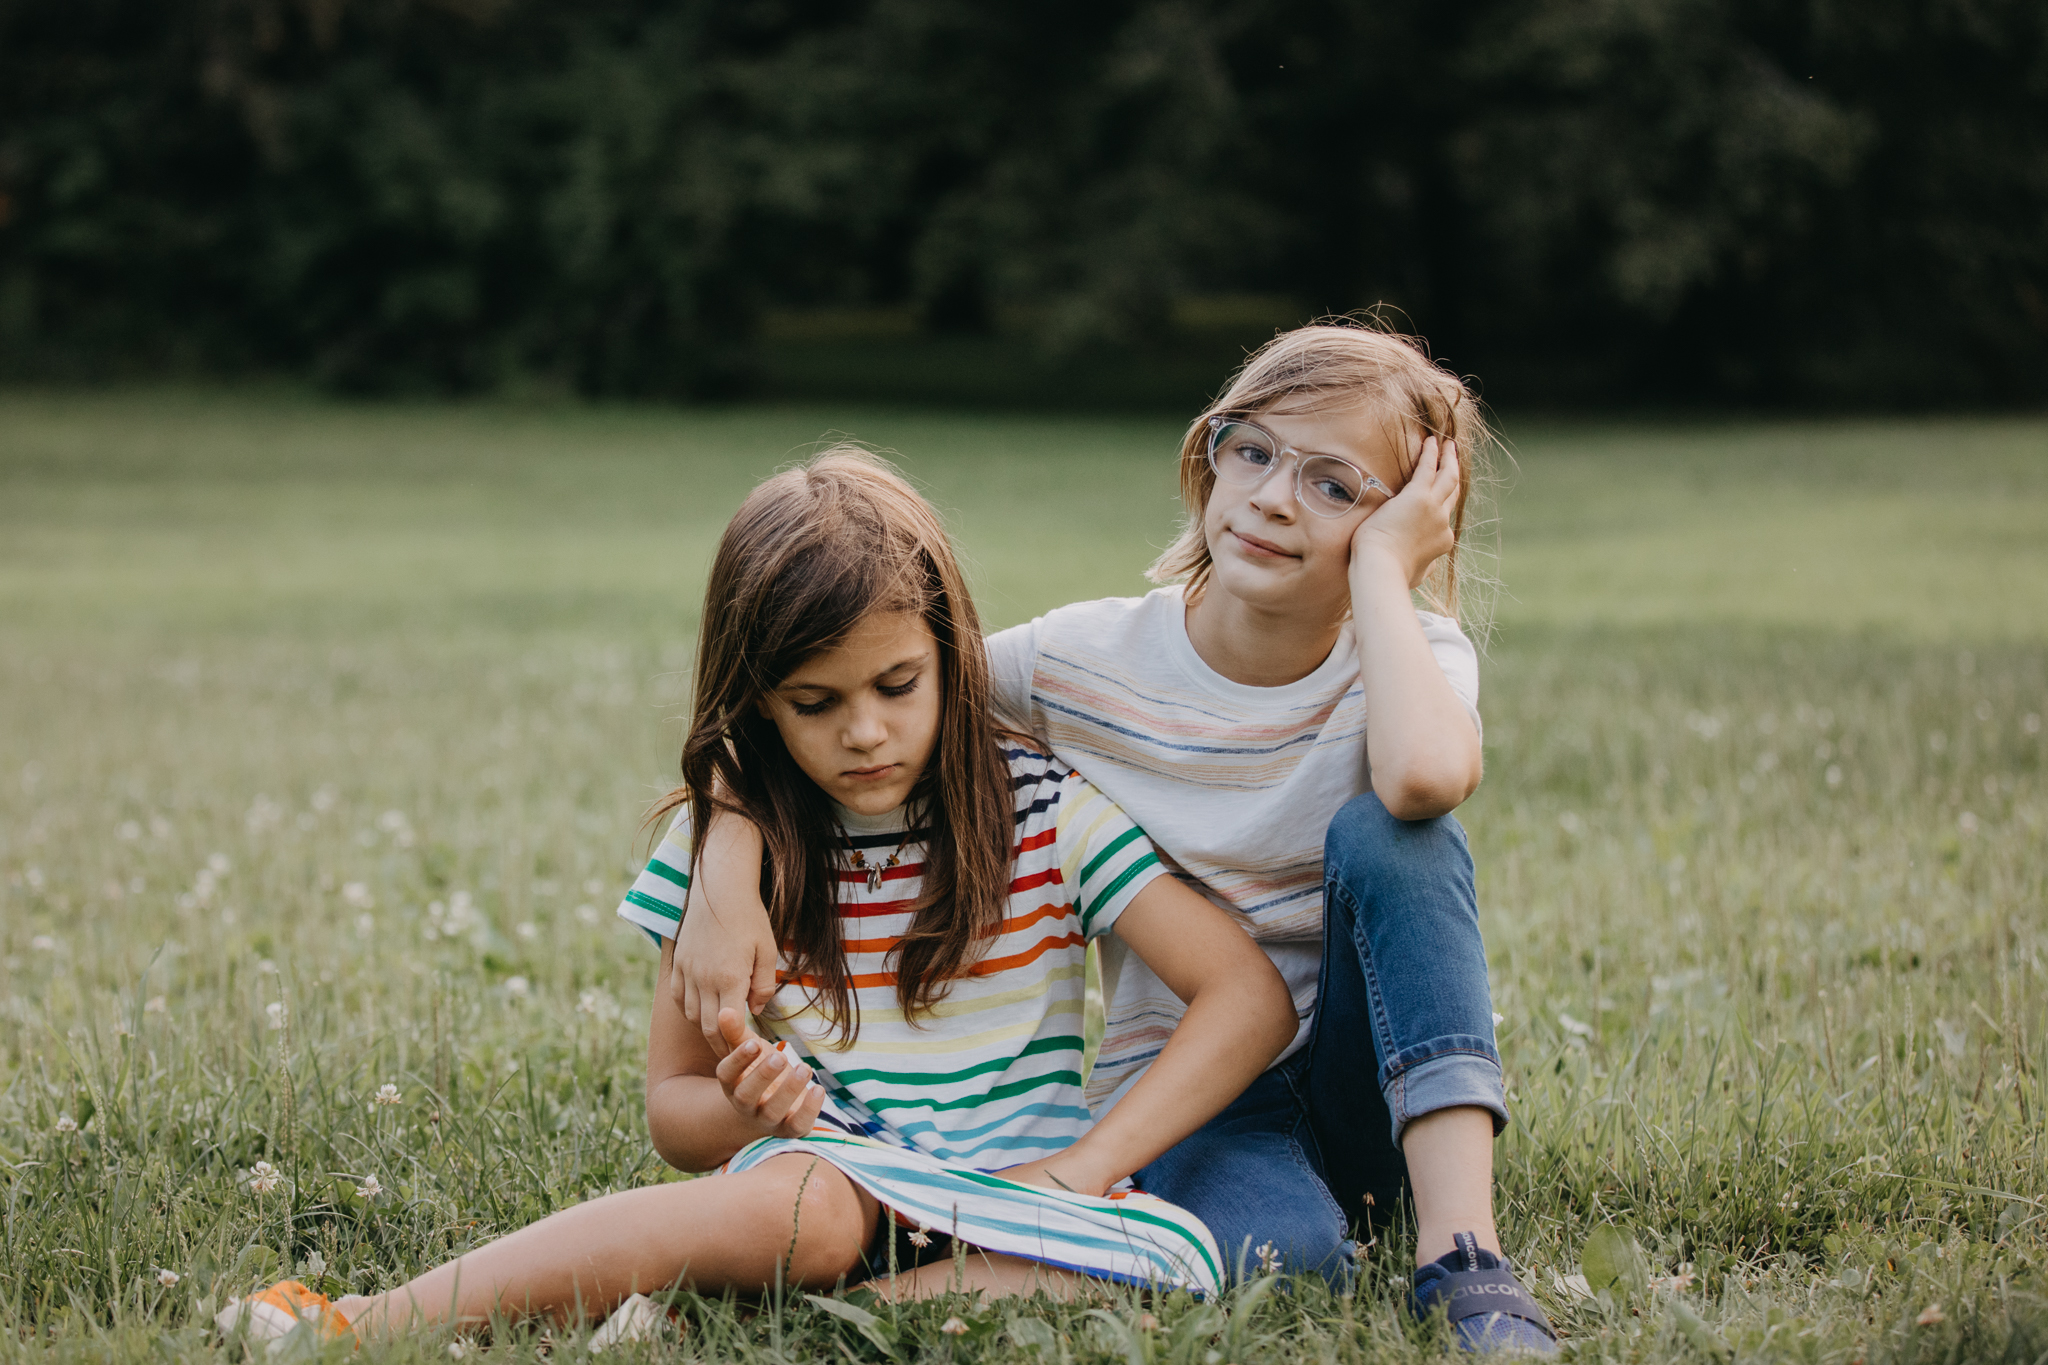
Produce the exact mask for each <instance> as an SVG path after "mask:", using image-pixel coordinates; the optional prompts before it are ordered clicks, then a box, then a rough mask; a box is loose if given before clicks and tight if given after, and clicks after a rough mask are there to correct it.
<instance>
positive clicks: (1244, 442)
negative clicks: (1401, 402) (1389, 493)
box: [1209, 422, 1365, 517]
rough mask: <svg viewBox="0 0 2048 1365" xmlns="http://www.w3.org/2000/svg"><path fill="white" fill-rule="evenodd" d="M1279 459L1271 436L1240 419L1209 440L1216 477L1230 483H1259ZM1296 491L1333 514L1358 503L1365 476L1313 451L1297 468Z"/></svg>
mask: <svg viewBox="0 0 2048 1365" xmlns="http://www.w3.org/2000/svg"><path fill="white" fill-rule="evenodd" d="M1279 460H1280V452H1279V451H1278V450H1277V449H1276V448H1275V447H1274V443H1273V439H1272V438H1271V437H1270V436H1268V435H1267V434H1266V433H1265V432H1263V431H1261V430H1259V429H1258V428H1257V427H1252V426H1245V425H1242V424H1240V423H1235V422H1232V423H1226V424H1225V425H1223V426H1220V427H1218V428H1217V429H1216V434H1215V437H1214V439H1213V440H1212V441H1211V442H1210V444H1209V463H1210V465H1211V467H1213V468H1214V469H1215V471H1216V477H1217V478H1219V479H1222V480H1224V481H1226V482H1228V483H1257V482H1259V481H1260V480H1261V479H1263V478H1265V477H1266V476H1267V475H1268V474H1270V473H1271V472H1272V470H1273V466H1274V465H1275V464H1277V463H1279ZM1294 491H1295V496H1297V497H1299V498H1300V499H1301V501H1302V503H1303V505H1304V506H1306V507H1307V508H1308V509H1309V510H1310V511H1311V512H1315V513H1317V514H1318V515H1320V516H1325V517H1334V516H1338V515H1340V514H1342V513H1344V512H1348V511H1350V510H1351V509H1352V508H1354V507H1356V506H1358V500H1359V499H1360V498H1362V497H1363V496H1365V476H1364V475H1363V474H1361V473H1359V471H1358V470H1357V469H1355V468H1354V467H1352V466H1351V465H1349V464H1347V463H1346V462H1344V461H1343V460H1339V459H1334V458H1332V457H1331V456H1328V455H1310V456H1308V457H1307V458H1305V459H1303V460H1302V461H1301V463H1300V464H1299V465H1298V466H1296V468H1295V471H1294Z"/></svg>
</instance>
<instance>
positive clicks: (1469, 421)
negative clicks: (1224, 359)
mask: <svg viewBox="0 0 2048 1365" xmlns="http://www.w3.org/2000/svg"><path fill="white" fill-rule="evenodd" d="M1353 405H1362V406H1364V407H1366V408H1367V409H1368V410H1369V411H1371V412H1372V414H1373V416H1374V417H1375V419H1376V420H1377V421H1378V422H1379V424H1380V427H1381V429H1382V432H1383V433H1384V435H1385V436H1386V438H1387V439H1388V442H1389V444H1390V445H1392V447H1393V449H1394V450H1396V451H1398V452H1399V453H1400V458H1401V463H1402V471H1401V472H1402V476H1403V478H1404V479H1405V478H1406V477H1407V475H1409V474H1410V473H1412V472H1413V460H1412V458H1411V457H1410V455H1409V451H1410V449H1411V448H1412V447H1415V446H1419V444H1420V442H1421V440H1422V438H1423V437H1425V436H1435V437H1437V438H1439V439H1440V440H1450V441H1456V442H1457V443H1458V483H1459V487H1458V502H1457V506H1456V508H1455V509H1454V511H1453V514H1452V521H1451V532H1452V535H1453V536H1454V537H1455V539H1454V541H1453V544H1452V547H1451V551H1450V553H1449V554H1447V555H1445V556H1444V557H1443V558H1442V559H1441V560H1439V561H1438V562H1437V563H1436V564H1435V565H1434V566H1433V567H1432V568H1431V569H1430V572H1429V576H1428V577H1427V578H1425V579H1424V580H1423V583H1422V596H1423V598H1424V600H1425V601H1427V602H1428V603H1429V605H1430V607H1431V608H1432V609H1434V610H1436V611H1438V612H1441V613H1443V614H1444V615H1446V616H1456V617H1463V618H1464V620H1465V623H1466V625H1467V627H1468V628H1476V629H1477V630H1478V631H1479V632H1480V633H1481V634H1482V635H1483V634H1484V632H1485V629H1486V626H1487V622H1486V620H1485V615H1486V606H1487V604H1486V603H1485V602H1484V601H1479V602H1473V601H1471V600H1470V599H1471V597H1472V595H1473V594H1472V592H1471V589H1472V588H1473V587H1474V586H1475V585H1477V586H1482V587H1483V586H1485V585H1487V583H1488V581H1489V580H1488V579H1487V577H1486V575H1485V574H1483V573H1480V572H1475V571H1474V569H1473V566H1472V564H1471V559H1470V557H1471V554H1472V553H1473V552H1474V551H1477V552H1479V553H1480V554H1481V555H1482V557H1483V556H1484V554H1485V549H1486V547H1485V546H1484V545H1483V544H1482V545H1475V544H1473V543H1472V542H1473V539H1474V537H1473V536H1471V535H1468V530H1490V529H1491V525H1490V523H1488V522H1485V521H1483V520H1482V521H1481V522H1480V524H1479V525H1478V526H1477V527H1474V526H1472V525H1471V524H1470V522H1469V521H1468V518H1467V515H1466V514H1467V510H1468V507H1467V505H1468V503H1470V502H1471V501H1472V499H1473V495H1474V494H1475V493H1476V494H1481V495H1484V494H1485V493H1486V492H1488V491H1489V486H1490V485H1491V484H1492V482H1493V474H1492V464H1493V458H1494V452H1495V448H1496V446H1497V445H1498V444H1499V443H1498V440H1497V439H1496V437H1495V436H1494V434H1493V432H1492V430H1491V429H1490V428H1489V427H1488V425H1487V422H1486V417H1485V415H1484V414H1483V413H1482V412H1481V411H1480V408H1479V400H1478V399H1477V398H1476V397H1475V396H1474V395H1473V393H1472V391H1471V389H1470V388H1469V387H1467V386H1466V384H1465V382H1464V381H1463V380H1462V379H1460V378H1458V376H1457V375H1455V374H1452V373H1451V372H1450V371H1449V370H1447V369H1445V368H1443V367H1442V366H1441V365H1439V364H1437V363H1436V362H1435V361H1433V360H1431V359H1430V358H1429V353H1428V351H1427V349H1426V348H1425V347H1424V345H1423V343H1422V342H1421V341H1420V340H1418V339H1417V338H1415V337H1410V336H1402V335H1401V334H1400V333H1398V332H1395V331H1394V330H1392V329H1391V328H1389V327H1388V326H1387V325H1386V324H1385V323H1384V322H1383V321H1382V320H1381V319H1380V318H1379V317H1378V316H1377V315H1375V314H1370V313H1368V314H1361V315H1358V316H1353V317H1342V318H1330V319H1326V320H1325V321H1322V322H1318V323H1314V324H1311V325H1310V326H1307V327H1297V328H1295V329H1294V330H1293V331H1291V332H1282V333H1281V334H1280V335H1278V336H1276V337H1274V338H1273V339H1272V340H1271V341H1269V342H1267V343H1266V344H1265V345H1264V346H1261V347H1260V348H1259V349H1258V350H1256V351H1254V352H1253V353H1252V354H1251V355H1250V356H1249V357H1247V358H1246V360H1245V362H1244V364H1243V366H1241V367H1240V368H1239V369H1238V371H1237V373H1236V374H1234V375H1232V376H1231V378H1230V383H1229V384H1228V385H1226V386H1225V387H1224V390H1223V393H1222V394H1221V395H1220V396H1219V397H1218V398H1217V399H1216V401H1215V402H1213V403H1211V404H1210V405H1209V406H1208V407H1207V408H1205V409H1204V410H1203V411H1202V413H1201V414H1200V415H1199V416H1197V417H1196V418H1195V420H1194V421H1193V422H1191V423H1189V425H1188V430H1187V435H1186V436H1185V437H1184V438H1183V439H1182V441H1181V448H1180V493H1181V505H1182V506H1183V507H1184V508H1185V509H1186V510H1187V520H1186V521H1185V522H1184V523H1183V524H1182V526H1181V532H1180V535H1179V536H1178V537H1177V538H1176V539H1175V540H1174V542H1173V544H1171V545H1169V546H1167V547H1166V550H1165V552H1164V553H1163V554H1161V555H1160V556H1159V558H1158V560H1157V561H1156V562H1155V563H1154V564H1153V565H1152V567H1151V568H1150V569H1149V570H1147V571H1146V575H1147V577H1149V578H1151V579H1152V581H1153V582H1155V583H1170V582H1174V581H1176V580H1184V581H1185V582H1186V583H1187V591H1188V595H1189V597H1190V598H1193V597H1195V596H1197V595H1199V594H1200V593H1201V591H1202V588H1203V585H1205V584H1206V583H1207V582H1208V581H1209V572H1210V568H1211V564H1210V559H1209V544H1208V541H1207V540H1206V539H1205V538H1204V536H1203V533H1202V514H1203V512H1204V511H1205V510H1206V509H1207V508H1208V505H1209V494H1210V492H1211V491H1212V490H1213V489H1214V488H1215V486H1216V474H1215V471H1214V470H1212V469H1210V468H1209V419H1210V418H1211V417H1219V416H1220V417H1251V418H1256V417H1257V416H1258V415H1259V414H1260V413H1262V412H1280V413H1299V412H1318V411H1322V410H1325V409H1329V408H1341V407H1350V406H1353ZM1396 491H1397V492H1398V491H1399V490H1398V489H1397V490H1396ZM1475 618H1476V619H1475Z"/></svg>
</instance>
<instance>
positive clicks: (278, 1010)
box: [263, 1000, 291, 1029]
mask: <svg viewBox="0 0 2048 1365" xmlns="http://www.w3.org/2000/svg"><path fill="white" fill-rule="evenodd" d="M263 1017H264V1018H265V1019H266V1020H268V1021H269V1023H270V1027H271V1028H273V1029H281V1028H283V1027H284V1026H285V1024H286V1022H287V1021H288V1020H289V1019H290V1018H291V1012H290V1011H289V1010H287V1009H285V1007H284V1001H282V1000H273V1001H271V1002H270V1003H269V1004H267V1005H265V1006H264V1007H263Z"/></svg>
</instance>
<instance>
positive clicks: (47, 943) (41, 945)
mask: <svg viewBox="0 0 2048 1365" xmlns="http://www.w3.org/2000/svg"><path fill="white" fill-rule="evenodd" d="M28 946H29V947H31V948H33V949H35V950H36V951H37V952H39V953H54V952H56V951H57V940H56V939H54V938H51V937H50V936H49V935H48V934H37V935H36V936H35V937H34V938H32V939H30V940H29V941H28Z"/></svg>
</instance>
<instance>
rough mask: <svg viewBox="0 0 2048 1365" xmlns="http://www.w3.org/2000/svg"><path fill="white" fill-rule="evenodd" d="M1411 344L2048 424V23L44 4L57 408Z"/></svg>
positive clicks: (1096, 372)
mask: <svg viewBox="0 0 2048 1365" xmlns="http://www.w3.org/2000/svg"><path fill="white" fill-rule="evenodd" d="M1247 295H1249V296H1262V297H1266V298H1269V299H1272V300H1276V301H1277V302H1274V303H1272V304H1269V305H1266V306H1264V307H1263V309H1262V308H1261V307H1257V306H1254V307H1251V308H1249V309H1247V308H1244V307H1239V308H1237V309H1235V310H1234V311H1233V310H1232V309H1229V308H1225V309H1222V310H1221V311H1220V313H1219V311H1218V310H1217V309H1214V308H1210V309H1208V310H1207V311H1206V312H1205V311H1204V310H1203V309H1202V308H1200V307H1194V308H1189V307H1188V306H1187V303H1188V301H1189V300H1204V299H1216V298H1218V297H1226V296H1227V297H1239V296H1247ZM1381 300H1384V301H1387V302H1391V303H1393V304H1395V305H1397V306H1398V307H1399V308H1400V309H1401V310H1403V311H1404V312H1405V314H1406V316H1407V318H1408V319H1409V321H1410V322H1411V323H1412V324H1413V325H1414V326H1415V327H1416V328H1417V329H1419V330H1422V331H1424V332H1426V333H1427V334H1428V335H1429V336H1430V337H1431V338H1432V340H1433V341H1434V342H1435V343H1436V344H1437V347H1438V349H1439V350H1440V351H1441V352H1443V353H1445V354H1446V355H1447V356H1448V358H1449V359H1450V360H1451V361H1452V362H1453V363H1454V364H1456V365H1458V366H1459V367H1460V368H1464V369H1470V370H1476V371H1478V372H1479V373H1481V374H1483V375H1485V376H1487V377H1488V379H1489V380H1490V381H1491V391H1492V393H1493V394H1494V396H1496V397H1502V396H1508V395H1515V396H1521V397H1527V398H1535V399H1549V400H1553V401H1559V400H1562V401H1576V400H1602V399H1606V400H1611V399H1614V398H1623V399H1631V400H1633V399H1643V398H1650V399H1680V400H1685V399H1702V398H1709V399H1712V398H1719V399H1726V398H1735V399H1740V400H1746V401H1760V402H1771V403H1781V404H1794V405H1804V404H1810V403H1814V402H1822V403H1843V402H1857V403H1870V402H1880V403H1913V404H1944V403H1947V404H1955V403H1985V402H1993V403H1996V402H2023V401H2037V400H2039V399H2040V398H2042V397H2044V396H2048V11H2044V10H2043V9H2042V8H2041V6H2040V5H2039V4H2038V3H2036V2H2035V0H1970V2H1969V3H1964V0H1871V3H1868V4H1858V5H1854V6H1848V5H1842V4H1840V3H1839V0H1795V2H1794V3H1788V4H1768V5H1767V4H1758V3H1755V0H1538V3H1533V4H1532V3H1508V0H1494V2H1493V3H1482V4H1477V5H1472V6H1465V7H1446V6H1428V5H1423V4H1420V3H1417V2H1416V0H1394V2H1393V3H1377V4H1366V3H1363V2H1362V0H1348V2H1347V0H1313V2H1312V3H1306V4H1293V5H1285V6H1283V5H1278V4H1274V3H1271V2H1270V0H1254V2H1253V3H1236V4H1225V3H1221V0H1189V2H1188V3H1165V2H1163V0H1111V2H1110V3H1106V4H1092V5H1082V4H1078V3H1073V0H1050V2H1049V3H1045V4H1038V5H1031V6H1019V5H987V4H976V3H969V2H968V0H864V2H862V3H846V4H840V5H833V6H809V5H797V4H792V3H779V2H778V0H751V2H749V3H713V0H666V2H665V3H662V2H659V0H589V2H588V3H578V4H574V5H571V4H565V3H560V2H559V0H556V2H554V3H549V2H548V0H152V2H151V3H138V0H0V366H4V367H5V369H6V370H9V371H11V372H13V373H15V374H40V375H65V374H74V375H92V374H104V373H107V372H110V371H121V370H126V371H130V372H136V371H142V372H154V371H163V370H166V369H170V370H186V371H192V370H207V371H229V372H234V371H244V372H246V371H252V370H254V371H270V372H283V373H292V374H304V375H308V376H311V377H314V378H316V379H318V380H320V381H321V382H324V383H327V384H330V385H334V386H339V387H343V388H356V389H378V390H393V389H399V390H402V389H425V390H475V389H500V388H507V387H511V388H531V387H535V386H539V387H542V388H546V389H559V390H573V391H579V392H585V393H636V394H657V395H659V394H704V393H721V392H731V391H736V390H739V389H742V388H746V387H749V386H756V387H758V386H760V385H761V384H763V383H767V384H770V385H771V386H772V385H773V384H775V383H777V382H778V376H779V382H780V383H781V385H782V386H783V387H784V388H789V387H792V386H794V387H797V388H805V387H809V388H812V389H813V390H816V389H818V387H819V386H820V385H821V384H822V385H823V386H824V387H825V388H830V387H831V386H832V383H833V381H832V380H831V379H830V378H829V377H826V378H820V376H829V375H831V374H839V375H842V376H844V378H843V379H842V381H841V382H842V383H851V384H860V383H864V382H866V381H864V380H861V379H859V378H857V376H859V375H861V374H863V373H864V372H867V371H872V370H874V369H875V368H876V366H877V362H880V361H884V359H885V357H886V363H883V364H882V366H881V367H882V368H884V369H889V368H895V369H905V370H911V371H916V370H920V369H922V368H923V367H924V364H925V361H924V359H923V357H924V356H925V355H926V351H923V350H920V349H919V348H920V346H927V347H928V346H929V345H930V344H931V343H932V342H933V341H934V340H935V339H936V340H937V341H938V342H940V343H943V342H944V340H945V339H946V338H951V337H967V336H973V337H976V338H979V340H978V341H977V343H976V344H977V346H978V347H980V349H979V350H973V351H971V352H970V354H971V355H972V356H974V357H978V358H973V359H969V360H966V361H964V362H962V364H964V365H965V367H966V368H967V369H969V370H973V369H976V368H977V367H978V368H979V369H980V370H985V371H987V372H988V374H989V375H990V376H991V377H990V378H989V379H987V380H982V379H979V378H976V377H974V376H971V375H969V376H964V377H961V376H956V377H955V378H953V379H947V380H943V381H941V380H939V379H938V378H937V377H934V379H933V381H932V382H931V384H929V385H928V387H929V388H930V389H931V391H932V392H939V391H942V390H943V391H945V392H949V393H955V394H956V395H960V396H976V397H1000V396H1001V395H1002V394H1004V393H1005V392H1009V393H1012V394H1013V395H1016V396H1019V397H1021V396H1023V395H1025V394H1026V393H1027V392H1029V393H1033V394H1038V395H1040V396H1057V395H1059V394H1062V393H1068V392H1074V391H1075V390H1076V387H1077V385H1078V387H1079V389H1082V390H1087V391H1089V392H1094V391H1098V390H1105V389H1106V390H1107V391H1109V392H1111V393H1114V392H1116V391H1117V390H1118V388H1119V383H1118V382H1117V381H1115V380H1114V379H1112V380H1111V381H1110V382H1107V383H1105V382H1103V380H1102V376H1103V375H1104V374H1105V373H1110V374H1112V375H1114V374H1127V375H1128V376H1129V378H1128V381H1127V384H1128V387H1129V388H1130V390H1131V392H1132V393H1133V395H1134V396H1136V395H1138V394H1139V393H1140V392H1141V391H1142V392H1143V393H1146V394H1150V393H1153V392H1157V393H1159V394H1162V395H1171V397H1172V399H1173V401H1176V402H1179V401H1182V400H1183V398H1186V397H1190V396H1192V395H1191V394H1184V393H1183V390H1184V389H1190V388H1194V389H1197V390H1198V389H1199V387H1203V386H1206V385H1211V384H1213V383H1214V382H1216V381H1217V380H1219V379H1220V378H1221V374H1222V369H1223V367H1224V366H1225V365H1226V364H1227V362H1228V358H1229V357H1230V356H1231V355H1233V354H1235V349H1234V348H1235V345H1236V344H1238V343H1242V342H1246V341H1256V340H1257V339H1259V338H1260V337H1262V336H1264V335H1266V334H1267V333H1268V331H1269V330H1270V328H1271V327H1272V326H1273V325H1275V322H1276V321H1278V322H1285V321H1289V320H1295V319H1299V318H1305V317H1308V316H1312V315H1314V314H1316V313H1318V312H1323V311H1339V310H1345V309H1351V308H1356V307H1359V306H1362V305H1366V304H1370V303H1373V302H1375V301H1381ZM828 310H836V315H837V316H839V317H840V318H841V319H842V323H844V320H845V319H846V318H848V317H852V318H854V319H855V321H856V323H857V324H858V325H853V326H847V325H840V326H838V327H837V328H836V330H835V328H834V327H833V326H813V327H811V328H810V330H809V332H808V333H806V332H805V331H804V329H803V328H802V327H799V328H798V329H797V330H798V334H799V336H800V337H801V336H803V335H809V336H811V337H812V338H813V340H816V341H819V342H820V343H821V344H822V347H823V349H822V350H820V349H819V346H812V347H810V349H808V350H806V349H804V347H803V346H802V345H799V346H798V347H797V348H796V350H795V351H790V350H789V348H788V347H786V346H785V347H784V348H783V350H781V351H778V350H777V349H776V343H775V342H774V341H773V339H772V338H771V340H770V342H769V344H767V345H766V346H764V345H763V344H762V341H761V337H762V327H761V324H762V322H763V319H764V317H767V316H769V315H774V316H778V317H780V316H786V315H791V314H794V315H797V316H799V317H809V318H812V319H816V318H818V317H820V316H821V315H826V314H827V311H828ZM849 310H851V311H850V312H849ZM878 319H879V320H880V321H879V323H878V321H877V320H878ZM878 326H879V327H880V329H881V331H882V332H883V333H887V332H889V331H890V329H892V328H893V329H894V337H893V338H884V340H885V341H886V342H887V343H888V344H885V345H883V347H882V349H881V350H880V351H877V350H876V349H875V343H876V339H877V330H876V329H877V327H878ZM770 330H771V331H773V329H770ZM897 342H901V343H902V344H901V345H900V347H899V348H898V349H896V350H890V349H889V346H890V345H893V344H895V343H897ZM942 349H943V348H942ZM835 356H836V357H841V358H840V359H835V358H834V357H835ZM778 357H779V359H778ZM1174 357H1179V358H1180V364H1181V368H1180V369H1178V370H1176V369H1174V368H1173V365H1172V364H1171V363H1169V362H1171V361H1172V360H1173V358H1174ZM1162 366H1164V368H1163V369H1162ZM943 367H944V366H943V363H942V365H941V368H943ZM1105 367H1107V369H1105ZM953 368H954V369H959V368H961V366H960V365H954V366H953ZM1212 368H1213V369H1214V371H1215V373H1214V374H1213V375H1211V376H1210V377H1209V378H1208V379H1207V380H1206V381H1195V380H1190V379H1188V378H1186V377H1185V374H1187V373H1193V372H1197V371H1198V372H1201V373H1205V374H1206V373H1208V371H1209V370H1210V369H1212ZM1145 376H1152V378H1151V379H1147V378H1145ZM1155 381H1156V382H1155ZM919 382H920V380H919V379H918V377H917V376H916V375H913V376H912V377H911V379H910V380H909V381H908V382H907V387H906V388H905V389H904V390H902V391H903V392H910V393H914V392H916V391H917V388H918V384H919Z"/></svg>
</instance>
